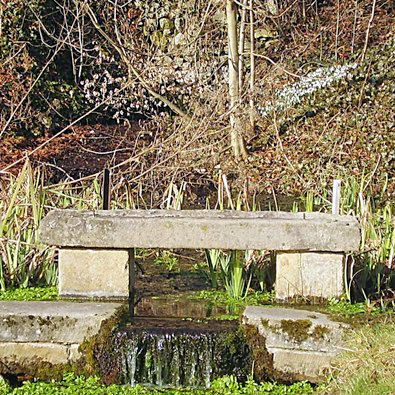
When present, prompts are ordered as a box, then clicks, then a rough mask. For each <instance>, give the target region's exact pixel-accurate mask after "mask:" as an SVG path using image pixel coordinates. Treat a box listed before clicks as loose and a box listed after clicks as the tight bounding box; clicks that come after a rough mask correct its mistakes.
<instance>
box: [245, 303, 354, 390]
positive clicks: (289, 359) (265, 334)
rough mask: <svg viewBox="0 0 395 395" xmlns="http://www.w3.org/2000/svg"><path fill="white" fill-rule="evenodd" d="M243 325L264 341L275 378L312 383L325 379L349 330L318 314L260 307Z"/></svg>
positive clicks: (247, 315)
mask: <svg viewBox="0 0 395 395" xmlns="http://www.w3.org/2000/svg"><path fill="white" fill-rule="evenodd" d="M242 322H243V324H244V325H251V326H253V327H255V328H256V329H257V333H258V335H259V336H261V337H262V339H263V340H264V344H265V348H266V351H267V352H268V353H269V355H272V359H271V361H266V363H269V362H270V363H271V366H268V367H267V369H269V370H270V372H271V373H272V374H274V375H275V377H273V378H275V379H281V378H284V377H293V378H295V379H298V380H309V381H312V382H319V381H320V380H322V379H323V375H324V372H325V371H326V370H327V369H328V368H329V367H330V363H331V361H332V360H333V358H334V357H335V356H336V354H337V353H338V352H339V351H340V350H341V347H342V345H343V336H344V331H345V330H346V329H347V328H348V325H346V324H343V323H339V322H335V321H332V320H331V319H329V318H328V316H326V315H325V314H322V313H318V312H314V311H307V310H296V309H287V308H270V307H257V306H248V307H247V308H246V309H245V311H244V313H243V317H242ZM258 368H259V367H258ZM273 372H274V373H273Z"/></svg>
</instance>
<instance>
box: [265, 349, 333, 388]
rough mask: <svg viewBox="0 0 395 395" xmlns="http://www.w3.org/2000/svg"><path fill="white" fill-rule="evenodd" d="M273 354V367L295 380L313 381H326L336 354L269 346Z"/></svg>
mask: <svg viewBox="0 0 395 395" xmlns="http://www.w3.org/2000/svg"><path fill="white" fill-rule="evenodd" d="M268 351H269V352H270V353H272V354H273V368H274V369H275V370H276V371H281V372H282V373H284V375H285V377H287V376H288V377H292V378H293V380H307V381H310V382H312V383H318V382H320V381H325V378H326V377H327V375H328V369H329V367H330V366H331V362H332V360H333V358H334V357H335V356H336V354H331V353H323V352H314V351H308V352H307V351H298V350H284V349H281V348H269V349H268Z"/></svg>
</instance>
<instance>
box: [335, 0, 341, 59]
mask: <svg viewBox="0 0 395 395" xmlns="http://www.w3.org/2000/svg"><path fill="white" fill-rule="evenodd" d="M339 26H340V0H337V14H336V37H335V60H336V61H337V58H338V44H339Z"/></svg>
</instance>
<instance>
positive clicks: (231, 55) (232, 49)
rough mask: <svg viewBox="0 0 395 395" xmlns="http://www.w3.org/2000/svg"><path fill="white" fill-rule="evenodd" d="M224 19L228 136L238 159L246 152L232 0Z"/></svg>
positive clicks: (235, 25) (235, 12) (234, 14)
mask: <svg viewBox="0 0 395 395" xmlns="http://www.w3.org/2000/svg"><path fill="white" fill-rule="evenodd" d="M226 19H227V25H228V60H229V96H230V126H231V131H230V137H231V145H232V148H233V153H234V155H235V157H236V159H237V160H239V159H241V158H243V159H246V158H247V156H248V154H247V149H246V147H245V143H244V139H243V136H242V134H241V131H242V124H241V119H240V91H239V49H238V40H237V8H236V4H235V2H234V1H233V0H227V1H226Z"/></svg>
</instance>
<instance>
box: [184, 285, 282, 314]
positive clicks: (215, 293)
mask: <svg viewBox="0 0 395 395" xmlns="http://www.w3.org/2000/svg"><path fill="white" fill-rule="evenodd" d="M274 297H275V295H274V292H251V293H249V294H247V295H246V296H245V297H244V298H235V297H230V296H229V294H228V293H227V292H226V291H220V290H205V291H200V292H198V293H196V294H193V295H192V296H191V298H192V299H201V300H205V301H207V302H210V303H212V304H213V305H215V306H217V307H223V308H225V309H226V310H227V311H228V312H229V314H230V315H229V318H232V319H234V318H238V317H239V316H240V314H241V313H242V311H243V309H244V308H245V307H246V306H247V305H249V306H256V305H267V304H271V303H273V301H274ZM222 318H223V319H225V318H226V316H224V317H222Z"/></svg>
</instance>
